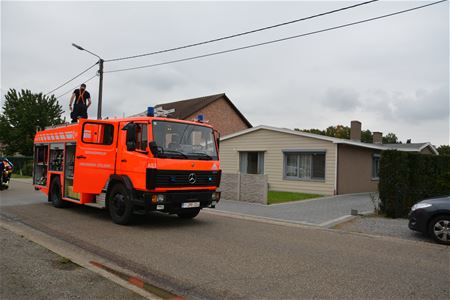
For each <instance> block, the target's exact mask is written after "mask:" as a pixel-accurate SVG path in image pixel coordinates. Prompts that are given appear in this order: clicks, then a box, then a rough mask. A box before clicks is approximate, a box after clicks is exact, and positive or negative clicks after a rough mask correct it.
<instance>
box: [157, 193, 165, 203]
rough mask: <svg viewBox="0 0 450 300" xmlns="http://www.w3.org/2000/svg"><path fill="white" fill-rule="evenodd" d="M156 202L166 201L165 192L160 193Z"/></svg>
mask: <svg viewBox="0 0 450 300" xmlns="http://www.w3.org/2000/svg"><path fill="white" fill-rule="evenodd" d="M156 202H158V203H163V202H164V195H163V194H158V197H157V199H156Z"/></svg>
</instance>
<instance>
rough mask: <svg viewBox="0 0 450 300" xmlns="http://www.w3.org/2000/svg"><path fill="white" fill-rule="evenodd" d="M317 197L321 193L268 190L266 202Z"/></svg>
mask: <svg viewBox="0 0 450 300" xmlns="http://www.w3.org/2000/svg"><path fill="white" fill-rule="evenodd" d="M319 197H322V195H316V194H306V193H294V192H279V191H269V195H268V201H267V202H268V204H275V203H283V202H290V201H299V200H305V199H311V198H319Z"/></svg>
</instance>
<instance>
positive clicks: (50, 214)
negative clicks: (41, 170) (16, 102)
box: [0, 182, 450, 299]
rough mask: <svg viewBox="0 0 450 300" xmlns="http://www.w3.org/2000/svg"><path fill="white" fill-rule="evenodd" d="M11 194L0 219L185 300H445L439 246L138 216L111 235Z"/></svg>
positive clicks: (87, 217) (18, 190)
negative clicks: (72, 246) (36, 231)
mask: <svg viewBox="0 0 450 300" xmlns="http://www.w3.org/2000/svg"><path fill="white" fill-rule="evenodd" d="M11 188H12V189H11V190H8V191H6V193H4V192H2V194H1V197H2V199H1V201H0V203H1V205H2V207H1V214H2V215H3V217H4V216H7V217H9V218H15V219H17V220H20V221H21V222H23V223H25V224H28V225H29V226H32V227H34V228H37V229H39V230H41V231H43V232H46V233H48V234H51V235H53V236H55V237H58V238H60V239H63V240H65V241H69V242H71V243H74V244H76V245H78V246H80V247H82V248H84V249H86V250H89V251H92V252H95V253H97V254H101V255H102V256H104V257H106V258H108V259H110V260H112V261H114V262H115V263H117V264H118V265H120V266H123V267H126V268H128V269H130V270H133V271H135V272H137V273H138V274H140V275H141V276H142V277H143V278H144V279H145V280H147V281H148V282H150V283H153V284H155V285H158V286H160V287H162V288H165V289H168V290H171V291H173V292H175V293H176V294H179V295H183V296H186V297H188V298H202V299H223V298H229V299H240V298H250V299H293V298H296V299H298V298H340V299H343V298H365V299H367V298H384V299H385V298H397V299H398V298H408V299H412V298H416V299H418V298H427V299H430V298H433V299H441V298H448V296H449V295H450V284H449V279H450V248H449V247H445V246H440V245H434V244H429V243H423V242H413V241H406V240H402V239H396V238H382V237H376V236H368V235H358V234H353V233H346V232H342V231H332V230H325V229H319V228H313V227H311V228H308V227H304V228H301V227H300V228H299V227H290V226H282V225H273V224H265V223H261V222H255V221H249V220H240V219H235V218H229V217H225V216H217V215H212V214H208V213H204V212H202V213H200V215H199V217H198V218H197V219H195V220H190V221H187V220H180V219H178V218H177V217H174V216H165V215H158V214H153V215H150V216H146V217H145V216H139V217H138V218H137V221H136V222H135V224H134V225H132V226H119V225H115V224H113V223H112V222H111V221H110V220H109V217H108V214H107V213H106V212H105V211H100V210H96V209H94V208H89V207H78V206H72V207H70V208H67V209H56V208H53V207H52V206H51V205H50V204H48V203H46V202H45V198H44V197H42V196H40V194H39V193H38V192H35V191H33V189H32V187H31V185H29V184H26V183H19V182H13V184H12V186H11ZM23 197H25V198H23ZM15 202H17V203H20V205H13V204H14V203H15ZM28 203H30V204H28ZM219 205H220V204H219Z"/></svg>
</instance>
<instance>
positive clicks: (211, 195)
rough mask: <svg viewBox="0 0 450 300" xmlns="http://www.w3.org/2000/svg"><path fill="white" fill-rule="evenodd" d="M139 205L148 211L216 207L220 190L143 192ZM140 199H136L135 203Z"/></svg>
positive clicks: (174, 211)
mask: <svg viewBox="0 0 450 300" xmlns="http://www.w3.org/2000/svg"><path fill="white" fill-rule="evenodd" d="M141 199H142V200H140V203H139V205H140V206H143V207H144V208H145V210H147V211H162V212H169V213H176V212H179V211H181V210H184V209H186V208H200V209H201V208H205V207H212V208H213V207H215V205H216V204H217V202H218V201H219V200H220V192H216V191H209V190H198V191H170V192H164V193H150V192H148V193H143V195H142V198H141ZM137 200H138V199H135V200H134V204H138V203H137Z"/></svg>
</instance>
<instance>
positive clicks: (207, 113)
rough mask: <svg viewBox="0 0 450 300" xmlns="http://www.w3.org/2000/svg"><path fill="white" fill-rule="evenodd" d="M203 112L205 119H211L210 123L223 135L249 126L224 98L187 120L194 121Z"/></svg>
mask: <svg viewBox="0 0 450 300" xmlns="http://www.w3.org/2000/svg"><path fill="white" fill-rule="evenodd" d="M201 114H203V115H204V118H205V120H209V124H211V125H212V126H213V127H214V128H215V129H217V130H218V131H219V132H220V134H221V136H225V135H228V134H232V133H235V132H237V131H241V130H244V129H247V128H248V126H247V125H246V124H245V123H244V121H242V119H241V118H240V117H239V115H238V114H237V113H236V111H235V110H234V109H233V108H232V107H231V106H230V104H228V102H227V101H226V100H225V99H223V98H222V99H219V100H217V101H214V102H213V103H211V104H209V105H208V106H205V107H204V108H202V109H201V110H199V111H197V112H196V113H195V114H193V115H190V116H189V117H187V118H186V119H185V120H189V121H192V120H193V119H195V118H196V117H197V116H198V115H201Z"/></svg>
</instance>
